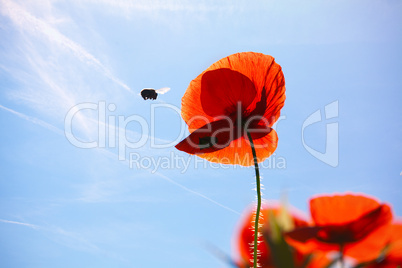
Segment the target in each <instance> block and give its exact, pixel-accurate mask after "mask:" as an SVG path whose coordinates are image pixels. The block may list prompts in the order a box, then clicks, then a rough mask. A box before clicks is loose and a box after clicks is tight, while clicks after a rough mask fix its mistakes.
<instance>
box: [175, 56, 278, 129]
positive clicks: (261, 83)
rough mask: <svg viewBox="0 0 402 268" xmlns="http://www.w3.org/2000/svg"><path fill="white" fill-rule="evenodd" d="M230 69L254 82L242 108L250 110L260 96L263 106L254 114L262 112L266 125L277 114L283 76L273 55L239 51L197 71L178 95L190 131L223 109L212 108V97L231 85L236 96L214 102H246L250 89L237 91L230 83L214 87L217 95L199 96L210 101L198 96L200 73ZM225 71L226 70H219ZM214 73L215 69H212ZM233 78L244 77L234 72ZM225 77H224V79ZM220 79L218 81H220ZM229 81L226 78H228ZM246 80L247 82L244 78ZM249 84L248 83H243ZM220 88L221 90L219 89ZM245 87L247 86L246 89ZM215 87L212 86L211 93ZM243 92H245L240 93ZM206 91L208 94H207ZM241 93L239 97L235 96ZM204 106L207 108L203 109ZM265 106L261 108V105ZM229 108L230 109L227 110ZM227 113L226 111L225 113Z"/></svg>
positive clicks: (225, 93) (200, 86) (201, 75)
mask: <svg viewBox="0 0 402 268" xmlns="http://www.w3.org/2000/svg"><path fill="white" fill-rule="evenodd" d="M221 68H223V69H230V70H232V71H235V72H238V73H241V74H242V75H243V76H245V77H247V78H248V79H249V80H250V81H251V82H252V83H253V85H254V88H255V92H256V95H255V97H254V99H253V102H252V103H251V104H250V105H249V106H248V108H247V109H246V111H247V112H251V111H252V110H254V109H255V107H256V105H257V103H258V102H259V101H260V100H261V99H262V98H266V105H267V106H266V107H260V108H259V112H258V114H260V115H264V116H266V118H267V119H269V120H270V126H272V124H273V123H275V121H276V120H277V119H278V118H279V114H280V109H281V108H282V107H283V104H284V101H285V84H284V83H285V81H284V78H283V73H282V69H281V67H280V66H279V65H278V64H277V63H276V62H275V61H274V58H273V57H271V56H269V55H264V54H262V53H254V52H243V53H237V54H233V55H230V56H228V57H225V58H223V59H221V60H219V61H217V62H215V63H214V64H212V65H211V66H210V67H209V68H207V69H206V70H205V71H204V72H203V73H201V74H200V75H199V76H198V77H197V78H196V79H194V80H193V81H191V83H190V85H189V87H188V88H187V90H186V93H185V94H184V96H183V98H182V117H183V119H184V121H185V122H186V123H187V125H188V127H189V131H190V132H192V131H194V130H195V129H197V128H200V127H202V126H203V125H204V124H205V119H206V120H207V121H209V122H212V121H214V120H213V117H214V116H215V115H217V114H221V113H222V111H225V110H224V109H221V108H219V107H218V108H214V107H212V108H211V106H213V105H214V104H213V103H215V104H216V103H217V102H216V100H218V99H219V100H222V97H223V96H225V95H230V94H231V92H230V91H229V92H226V90H230V89H232V88H235V92H236V93H235V94H234V95H233V96H238V97H236V98H233V99H232V100H231V101H227V100H224V102H223V104H222V103H217V106H219V105H222V106H224V107H228V106H230V105H228V104H233V102H235V101H234V100H236V99H237V100H238V99H240V100H241V101H242V102H243V106H246V104H247V103H248V100H249V97H250V96H251V95H252V94H254V93H253V92H247V93H245V90H243V91H240V92H239V87H238V86H235V85H231V86H230V87H227V86H226V87H224V88H222V89H221V90H218V92H219V93H218V94H220V97H219V98H215V97H214V98H212V97H203V99H209V100H211V101H213V102H212V103H211V104H205V103H206V102H205V101H203V104H202V100H201V93H202V91H201V88H202V77H203V75H204V74H206V73H207V72H210V71H213V70H217V69H221ZM223 72H227V71H223ZM216 74H218V73H216ZM208 75H211V79H212V78H213V79H212V80H216V78H215V75H214V74H208ZM225 76H226V77H230V76H233V72H230V75H229V72H227V73H225ZM234 76H235V77H236V78H235V79H236V80H240V81H242V83H243V82H244V81H246V79H245V78H244V77H243V76H241V78H240V76H238V75H234ZM225 80H226V79H225ZM222 83H223V82H220V84H222ZM229 83H230V82H229ZM244 84H246V85H247V84H248V82H244ZM246 87H247V88H249V86H246ZM215 88H216V87H215ZM264 88H265V90H266V93H265V94H264V95H262V92H263V89H264ZM221 91H222V92H221ZM247 91H248V90H247ZM215 92H217V90H214V94H215ZM240 94H243V95H244V94H247V95H244V96H242V95H240ZM207 95H208V94H207ZM239 96H242V97H239ZM204 108H205V109H207V110H208V111H205V110H204ZM264 108H265V109H264ZM228 112H230V109H229V110H228ZM227 115H228V114H227ZM200 116H201V117H204V118H203V119H200V120H198V119H194V118H197V117H200Z"/></svg>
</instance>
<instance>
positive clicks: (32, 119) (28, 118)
mask: <svg viewBox="0 0 402 268" xmlns="http://www.w3.org/2000/svg"><path fill="white" fill-rule="evenodd" d="M0 109H3V110H4V111H7V112H10V113H12V114H14V115H16V116H18V117H20V118H22V119H24V120H26V121H29V122H31V123H33V124H35V125H39V126H41V127H44V128H46V129H47V130H50V131H52V132H55V133H56V134H59V135H64V132H63V130H61V129H59V128H57V127H55V126H53V125H51V124H49V123H46V122H45V121H42V120H40V119H38V118H35V117H32V116H28V115H26V114H23V113H20V112H17V111H14V110H13V109H10V108H7V107H4V106H3V105H0Z"/></svg>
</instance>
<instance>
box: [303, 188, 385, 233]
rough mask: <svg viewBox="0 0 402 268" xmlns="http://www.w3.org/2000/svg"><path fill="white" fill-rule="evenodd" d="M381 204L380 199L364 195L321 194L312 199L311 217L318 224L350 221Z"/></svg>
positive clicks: (339, 223)
mask: <svg viewBox="0 0 402 268" xmlns="http://www.w3.org/2000/svg"><path fill="white" fill-rule="evenodd" d="M379 206H380V204H379V202H378V201H376V200H375V199H373V198H371V197H367V196H364V195H352V194H347V195H334V196H321V197H316V198H313V199H311V200H310V212H311V217H312V219H313V221H314V222H315V224H316V225H318V226H324V225H342V224H346V223H350V222H352V221H354V220H356V219H358V218H360V217H361V216H363V215H364V214H366V213H368V212H370V211H372V210H374V209H376V208H378V207H379Z"/></svg>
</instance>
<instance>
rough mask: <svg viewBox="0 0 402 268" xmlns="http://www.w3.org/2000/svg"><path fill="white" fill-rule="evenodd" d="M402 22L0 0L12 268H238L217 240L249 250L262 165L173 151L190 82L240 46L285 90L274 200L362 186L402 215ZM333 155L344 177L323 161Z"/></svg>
mask: <svg viewBox="0 0 402 268" xmlns="http://www.w3.org/2000/svg"><path fill="white" fill-rule="evenodd" d="M401 18H402V3H401V2H400V1H393V0H387V1H377V0H374V1H370V2H367V1H307V2H304V3H300V2H299V1H290V0H289V1H288V0H286V1H254V2H250V1H236V2H235V3H233V1H196V2H195V1H190V0H188V1H175V0H172V1H145V0H144V1H125V0H116V1H109V0H102V1H93V0H92V1H91V0H84V1H62V0H60V1H53V0H48V1H9V0H1V1H0V32H1V36H2V38H1V40H0V47H1V50H0V88H1V91H0V120H1V122H2V125H3V127H2V131H1V132H0V140H1V150H0V159H1V161H0V163H1V164H0V208H1V209H0V237H1V240H0V241H1V242H0V264H1V265H0V266H2V267H73V266H74V267H144V266H147V267H162V266H164V267H173V266H174V267H194V268H197V267H200V268H201V267H202V268H205V267H227V265H225V263H223V262H221V261H220V260H219V259H218V258H217V257H216V256H214V255H213V254H211V252H210V251H208V250H207V249H206V246H205V245H206V244H212V245H214V246H215V247H217V248H219V249H221V250H222V251H224V252H226V253H228V254H231V255H233V256H234V255H235V251H234V250H233V246H232V240H233V237H234V233H235V230H236V225H237V224H238V222H239V220H240V217H241V216H240V214H241V213H242V211H244V210H245V209H246V208H247V207H248V206H249V205H250V204H251V203H252V202H254V200H255V192H254V191H253V188H254V184H253V183H254V170H253V168H240V167H232V166H223V167H219V166H216V165H211V164H209V163H208V162H205V161H202V160H200V159H199V158H196V157H194V156H188V155H186V154H184V153H182V152H178V151H177V150H176V149H175V148H174V144H175V140H180V138H184V137H185V135H186V133H187V130H186V129H185V128H184V127H183V121H182V119H181V118H180V116H179V114H178V111H179V109H180V102H181V97H182V95H183V94H184V92H185V90H186V88H187V86H188V84H189V83H190V81H191V80H192V79H194V78H195V77H196V76H197V75H198V74H199V73H201V72H202V71H203V70H204V69H205V68H207V67H208V66H209V65H211V64H212V63H213V62H215V61H217V60H219V59H220V58H223V57H225V56H228V55H230V54H233V53H236V52H242V51H256V52H262V53H265V54H269V55H272V56H274V57H275V59H276V61H277V62H278V63H279V64H280V65H281V66H282V68H283V72H284V75H285V79H286V87H287V92H286V94H287V100H286V103H285V107H284V108H283V110H282V118H281V120H280V121H279V122H278V124H277V126H276V129H277V132H278V135H279V145H278V149H277V151H276V153H275V155H274V156H272V157H271V159H269V160H266V161H265V162H264V163H263V165H262V170H261V172H262V175H263V184H264V186H265V190H264V192H263V193H264V198H266V199H267V200H278V199H280V198H281V197H282V196H287V199H288V200H289V202H290V204H292V205H293V206H294V207H296V208H298V209H299V210H302V211H304V212H306V213H307V202H308V199H309V198H310V197H311V196H314V195H316V194H322V193H335V192H340V193H343V192H363V193H366V194H369V195H372V196H375V197H377V198H378V199H379V200H381V201H384V202H388V203H391V204H392V206H393V210H394V214H395V215H397V216H402V202H401V197H400V189H401V187H402V176H401V172H402V165H401V159H402V140H401V137H402V120H401V119H402V118H401V114H402V109H401V104H400V102H401V100H402V91H401V88H402V80H401V78H400V73H401V70H402V53H401V50H400V47H401V45H402V39H401V37H402V27H401V20H402V19H401ZM145 87H153V88H161V87H170V88H171V90H170V91H169V92H168V93H166V94H164V95H160V96H159V98H158V100H156V101H153V102H152V101H144V100H142V98H141V97H140V96H139V95H138V93H139V92H140V90H141V89H142V88H145ZM334 102H335V104H336V106H332V108H328V111H327V112H332V114H335V117H333V118H328V119H326V117H325V115H326V113H325V107H326V106H327V105H329V104H331V103H334ZM80 104H81V105H83V106H77V105H80ZM335 104H334V105H335ZM88 105H89V106H88ZM91 105H92V106H91ZM74 107H75V108H74ZM77 107H84V108H85V109H82V110H81V111H80V112H77ZM90 107H92V108H90ZM102 107H105V108H104V109H103V108H102ZM113 108H114V109H113ZM71 109H73V110H71ZM74 109H76V110H74ZM102 109H103V110H102ZM317 111H320V112H317ZM75 112H77V113H75ZM314 113H320V114H321V116H322V120H320V121H319V122H316V123H314V124H311V125H307V126H306V123H305V122H306V121H307V122H308V120H309V118H311V117H310V115H312V114H314ZM68 115H74V116H73V119H72V120H71V121H68V120H66V117H68ZM316 115H317V114H316ZM103 116H104V118H103ZM130 116H134V117H130ZM119 118H120V119H119ZM128 119H130V120H132V121H130V122H129V121H128ZM119 120H121V121H119ZM125 120H126V121H125ZM66 122H67V123H66ZM119 122H120V123H119ZM124 123H126V125H124ZM303 124H304V126H305V128H304V129H303ZM330 124H331V127H330V129H329V130H330V131H328V132H329V133H327V126H329V125H330ZM66 126H67V129H69V128H70V127H71V134H72V136H73V137H74V138H76V139H78V141H81V142H94V141H95V142H98V144H97V146H94V147H95V148H86V149H85V148H79V146H78V147H77V146H76V145H77V144H75V145H74V144H73V143H74V142H71V139H70V140H69V139H68V138H67V137H66V134H65V133H66V131H65V130H66ZM103 127H105V129H108V130H109V132H107V133H106V134H99V133H100V132H102V131H100V132H99V128H100V129H101V130H103ZM336 129H337V131H335V130H336ZM302 130H303V131H304V132H303V134H304V135H303V139H302ZM113 131H114V132H115V133H117V134H116V137H115V138H116V139H113V136H112V135H111V133H112V132H113ZM102 133H104V132H102ZM118 134H120V135H121V136H119V135H118ZM327 136H328V137H330V138H327ZM123 138H126V139H127V143H129V144H130V145H133V146H132V147H135V148H126V146H124V144H122V147H121V148H118V146H117V145H119V144H121V143H120V142H122V141H123ZM102 139H105V142H104V144H102ZM111 140H115V143H116V144H113V142H111ZM303 142H304V143H303ZM86 144H87V145H88V143H86ZM155 144H156V145H158V146H156V145H155ZM326 144H328V148H329V149H328V150H329V151H328V150H327V152H329V153H328V155H327V156H328V157H329V158H327V160H328V159H330V160H328V161H329V162H331V161H332V162H331V163H332V166H331V165H330V164H328V163H325V162H323V159H317V158H316V157H314V156H313V155H312V153H311V151H317V152H320V153H321V154H324V153H325V152H326V151H325V150H326V147H325V146H326ZM134 145H138V146H134ZM306 145H307V146H308V148H311V149H310V151H308V149H306V147H307V146H306ZM335 145H336V146H335ZM122 148H125V149H126V150H125V154H123V153H122ZM329 154H331V155H329ZM130 155H131V159H132V161H131V166H130ZM318 155H319V154H318ZM119 156H121V157H122V158H123V159H124V160H119ZM319 157H320V156H319ZM175 159H176V160H175ZM327 160H325V161H327ZM152 161H155V162H152ZM158 161H159V162H158ZM328 161H327V162H328ZM333 161H335V162H333ZM158 163H159V164H158ZM334 163H335V164H334ZM185 164H186V165H188V167H187V168H186V167H185V166H184V165H185ZM334 166H335V167H334Z"/></svg>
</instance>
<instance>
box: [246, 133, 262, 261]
mask: <svg viewBox="0 0 402 268" xmlns="http://www.w3.org/2000/svg"><path fill="white" fill-rule="evenodd" d="M246 132H247V137H248V139H249V141H250V146H251V151H252V152H253V158H254V167H255V179H256V188H257V210H256V212H255V226H254V256H253V257H254V261H253V263H254V268H257V262H258V258H257V257H258V256H257V248H258V232H259V228H258V227H259V218H260V210H261V185H260V184H261V183H260V171H259V169H258V161H257V153H256V152H255V148H254V143H253V139H252V138H251V135H250V132H248V131H246Z"/></svg>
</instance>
